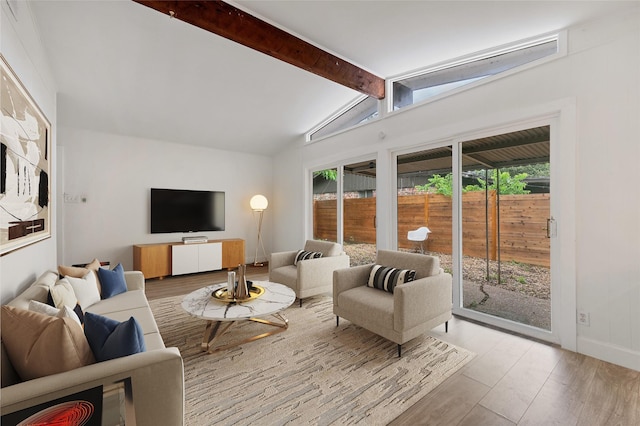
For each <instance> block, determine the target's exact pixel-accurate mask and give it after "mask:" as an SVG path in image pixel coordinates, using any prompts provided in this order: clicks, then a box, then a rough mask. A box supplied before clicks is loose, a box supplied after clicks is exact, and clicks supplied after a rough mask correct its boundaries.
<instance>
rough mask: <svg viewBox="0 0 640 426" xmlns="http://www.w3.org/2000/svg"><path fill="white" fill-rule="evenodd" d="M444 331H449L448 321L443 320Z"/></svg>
mask: <svg viewBox="0 0 640 426" xmlns="http://www.w3.org/2000/svg"><path fill="white" fill-rule="evenodd" d="M444 332H445V333H448V332H449V321H445V322H444Z"/></svg>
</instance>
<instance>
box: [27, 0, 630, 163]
mask: <svg viewBox="0 0 640 426" xmlns="http://www.w3.org/2000/svg"><path fill="white" fill-rule="evenodd" d="M634 3H636V4H637V2H628V1H627V2H624V1H623V2H613V1H603V2H597V1H530V2H527V1H406V2H405V1H306V0H305V1H302V0H300V1H269V0H263V1H246V0H242V1H236V2H233V3H232V4H234V5H235V6H237V7H238V8H241V9H243V10H245V11H246V12H248V13H250V14H253V15H255V16H257V17H259V18H261V19H263V20H265V21H267V22H269V23H271V24H273V25H275V26H278V27H280V28H282V29H285V30H286V31H288V32H290V33H293V34H295V35H297V36H298V37H300V38H302V39H305V40H306V41H309V42H311V43H312V44H315V45H316V46H318V47H320V48H322V49H324V50H327V51H329V52H331V53H333V54H335V55H337V56H340V57H343V58H344V59H346V60H348V61H350V62H352V63H354V64H356V65H358V66H360V67H362V68H364V69H367V70H369V71H371V72H373V73H374V74H377V75H378V76H380V77H383V78H388V77H393V76H395V75H398V74H401V73H405V72H408V71H411V70H415V69H418V68H423V67H426V66H429V65H431V64H435V63H438V62H442V61H445V60H448V59H453V58H456V57H459V56H462V55H466V54H469V53H473V52H477V51H481V50H484V49H487V48H491V47H495V46H499V45H502V44H506V43H510V42H513V41H516V40H519V39H524V38H528V37H532V36H536V35H540V34H544V33H548V32H551V31H556V30H560V29H563V28H566V27H568V26H571V25H574V24H577V23H579V22H582V21H585V20H589V19H594V18H597V17H599V16H604V15H606V14H609V13H613V12H614V11H616V10H618V9H621V8H625V7H633V6H634ZM29 5H30V7H31V8H32V10H33V12H34V14H35V17H36V21H37V26H38V28H39V31H40V35H41V39H42V42H43V44H44V47H45V49H46V52H47V55H48V57H49V61H50V64H51V67H52V69H53V74H54V78H55V81H56V84H57V89H58V111H57V116H58V124H60V125H64V126H71V127H79V128H85V129H90V130H96V131H100V132H107V133H115V134H123V135H130V136H136V137H142V138H149V139H156V140H163V141H168V142H175V143H185V144H192V145H201V146H209V147H213V148H219V149H225V150H236V151H243V152H253V153H258V154H266V155H270V154H273V153H276V152H278V151H279V150H281V149H283V148H284V147H285V146H286V144H288V143H290V142H292V141H302V140H303V138H302V135H303V134H304V133H305V132H306V131H308V130H309V129H310V128H312V127H313V126H314V125H316V124H317V123H318V122H319V121H321V120H322V119H323V118H325V117H326V116H328V115H329V114H331V113H332V112H334V111H335V110H337V109H338V108H339V107H341V106H342V105H344V104H346V103H348V102H349V101H351V100H352V99H354V98H355V97H356V96H358V93H357V92H355V91H353V90H351V89H347V88H345V87H342V86H339V85H338V84H336V83H333V82H330V81H328V80H325V79H323V78H321V77H318V76H316V75H313V74H310V73H308V72H306V71H303V70H300V69H298V68H295V67H293V66H291V65H289V64H286V63H284V62H280V61H278V60H276V59H273V58H271V57H269V56H266V55H264V54H261V53H258V52H256V51H254V50H251V49H249V48H246V47H244V46H241V45H239V44H236V43H234V42H231V41H229V40H226V39H224V38H221V37H219V36H217V35H214V34H211V33H208V32H205V31H203V30H201V29H198V28H195V27H193V26H190V25H189V24H186V23H184V22H182V21H179V20H177V19H170V18H169V17H168V16H164V15H162V14H160V13H158V12H156V11H154V10H152V9H149V8H147V7H145V6H142V5H140V4H137V3H134V2H132V1H128V0H121V1H98V0H84V1H56V0H51V1H30V3H29ZM59 143H64V142H63V141H59Z"/></svg>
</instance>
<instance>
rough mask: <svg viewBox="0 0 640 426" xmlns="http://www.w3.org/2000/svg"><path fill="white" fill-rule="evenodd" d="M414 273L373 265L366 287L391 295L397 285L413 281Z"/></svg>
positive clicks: (410, 270)
mask: <svg viewBox="0 0 640 426" xmlns="http://www.w3.org/2000/svg"><path fill="white" fill-rule="evenodd" d="M415 277H416V271H414V270H412V269H398V268H393V267H390V266H382V265H373V267H372V268H371V272H370V273H369V280H368V281H367V286H368V287H372V288H377V289H378V290H384V291H388V292H389V293H393V290H394V289H395V288H396V286H398V285H402V284H404V283H408V282H410V281H413V280H414V279H415Z"/></svg>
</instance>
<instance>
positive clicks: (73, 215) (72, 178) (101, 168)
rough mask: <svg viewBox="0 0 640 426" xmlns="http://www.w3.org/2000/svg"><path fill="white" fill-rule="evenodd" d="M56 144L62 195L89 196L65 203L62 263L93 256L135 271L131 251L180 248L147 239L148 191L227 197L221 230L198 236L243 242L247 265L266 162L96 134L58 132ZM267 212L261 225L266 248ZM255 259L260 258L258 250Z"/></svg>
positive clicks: (267, 175)
mask: <svg viewBox="0 0 640 426" xmlns="http://www.w3.org/2000/svg"><path fill="white" fill-rule="evenodd" d="M58 140H59V144H60V146H61V147H60V162H61V163H63V164H64V170H63V176H62V178H61V182H60V184H59V188H58V190H59V191H60V193H61V194H62V193H66V194H71V195H74V196H86V199H87V201H86V203H82V202H81V203H64V205H63V215H62V218H61V221H60V222H59V229H60V238H62V239H63V247H64V249H63V250H62V251H61V253H59V262H60V263H62V264H74V263H84V262H89V261H91V259H93V258H94V257H97V258H98V259H100V260H101V261H110V262H111V265H112V267H113V266H115V265H116V264H117V263H122V265H123V266H124V268H125V270H126V269H132V267H133V249H132V246H133V245H134V244H145V243H154V242H167V241H181V238H182V237H183V236H185V235H187V234H183V233H170V234H150V225H149V217H150V212H149V194H150V192H149V189H150V188H152V187H154V188H176V189H193V190H212V191H225V193H226V197H225V208H226V223H225V230H224V231H219V232H198V233H197V235H206V236H208V237H209V238H210V239H219V238H242V239H244V240H245V247H246V255H247V258H246V259H247V262H253V257H254V255H255V244H256V239H257V230H256V224H255V221H254V218H253V212H252V211H251V209H250V207H249V200H250V199H251V197H252V196H253V195H255V194H258V193H261V194H263V195H265V196H266V197H267V199H271V181H272V161H271V158H270V157H266V156H259V155H251V154H241V153H235V152H228V151H220V150H215V149H209V148H204V147H196V146H188V145H178V144H174V143H168V142H162V141H155V140H147V139H140V138H135V137H128V136H120V135H113V134H105V133H97V132H94V131H88V130H83V129H77V128H69V127H63V126H61V127H60V129H59V135H58ZM271 221H272V214H271V210H270V209H267V210H266V212H265V216H264V222H263V230H264V234H263V238H264V243H265V249H266V250H267V253H269V250H270V248H271ZM258 260H266V259H262V251H260V252H259V255H258Z"/></svg>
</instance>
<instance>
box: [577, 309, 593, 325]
mask: <svg viewBox="0 0 640 426" xmlns="http://www.w3.org/2000/svg"><path fill="white" fill-rule="evenodd" d="M590 317H591V315H589V312H586V311H578V324H581V325H586V326H587V327H588V326H589V323H590V322H591V319H590Z"/></svg>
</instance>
